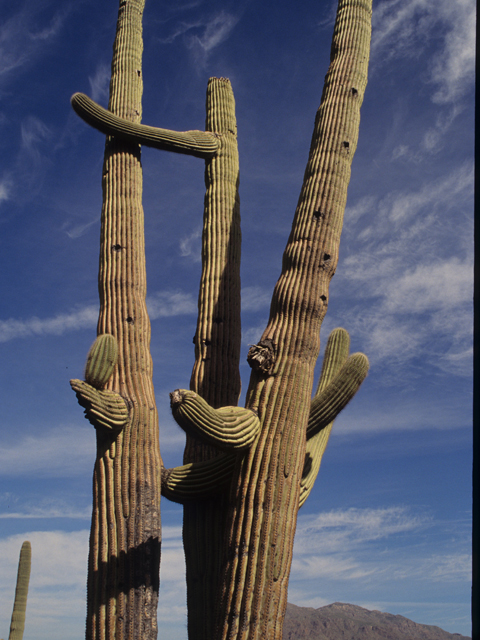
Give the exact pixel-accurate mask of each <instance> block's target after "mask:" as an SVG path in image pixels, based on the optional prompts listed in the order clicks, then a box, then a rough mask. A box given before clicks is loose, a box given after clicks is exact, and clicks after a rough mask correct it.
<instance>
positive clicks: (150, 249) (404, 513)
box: [0, 0, 475, 640]
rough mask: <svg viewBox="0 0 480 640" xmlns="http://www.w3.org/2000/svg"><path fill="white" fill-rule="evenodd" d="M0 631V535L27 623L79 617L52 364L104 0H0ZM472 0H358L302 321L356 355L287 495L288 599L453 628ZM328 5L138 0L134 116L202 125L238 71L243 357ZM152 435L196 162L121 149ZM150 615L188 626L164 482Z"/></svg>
mask: <svg viewBox="0 0 480 640" xmlns="http://www.w3.org/2000/svg"><path fill="white" fill-rule="evenodd" d="M0 6H1V10H2V21H1V25H0V128H1V137H0V148H1V158H2V159H1V161H0V264H1V269H0V282H1V285H0V287H1V291H2V306H1V310H0V353H1V356H0V358H1V359H0V362H1V367H0V376H1V380H0V388H1V389H2V394H1V395H2V420H1V421H0V475H1V481H0V523H1V525H0V576H1V579H0V633H3V634H5V633H7V632H8V627H9V622H10V615H11V607H12V602H13V592H14V583H15V572H16V563H17V558H18V553H19V551H20V546H21V542H22V541H23V540H25V539H29V540H30V541H31V542H32V550H33V565H32V577H31V586H30V597H29V605H28V612H27V628H26V633H25V640H31V639H32V640H33V638H35V639H36V640H42V639H44V638H45V639H47V638H48V639H50V640H56V638H58V639H60V638H62V640H70V639H71V640H74V639H75V640H76V639H80V638H81V637H83V632H84V612H85V579H86V558H87V544H88V543H87V541H88V527H89V518H90V504H91V476H92V468H93V461H94V455H95V443H94V433H93V430H92V428H91V427H90V425H89V424H88V423H87V422H86V421H85V420H84V418H83V412H82V410H81V408H80V407H79V406H78V405H77V403H76V399H75V396H74V394H73V393H72V391H71V389H70V387H69V384H68V381H69V379H70V378H73V377H81V375H82V370H83V366H84V362H85V358H86V354H87V351H88V348H89V346H90V344H91V342H92V341H93V339H94V337H95V325H96V317H97V313H98V294H97V284H96V278H97V269H98V250H99V228H100V209H101V166H102V159H103V145H104V138H103V136H102V135H101V134H99V133H97V132H95V131H93V130H91V129H89V128H88V127H87V126H86V125H85V124H84V123H83V122H81V121H80V120H79V119H78V118H77V116H76V115H75V114H74V113H73V111H72V110H71V108H70V105H69V99H70V96H71V95H72V94H73V93H74V92H75V91H83V92H84V93H87V94H88V95H90V96H91V97H93V98H94V99H95V100H97V101H98V102H100V103H101V104H102V105H106V102H107V97H108V80H109V65H110V57H111V51H112V43H113V38H114V30H115V22H116V15H117V8H118V5H117V2H113V1H112V2H110V0H109V1H108V2H101V3H99V2H94V1H93V0H77V1H75V2H73V0H62V1H61V0H35V1H33V0H26V1H24V2H18V3H13V4H12V3H7V2H5V0H3V1H2V2H1V3H0ZM474 12H475V3H474V1H473V0H456V2H455V3H452V2H451V0H374V20H373V38H372V55H371V65H370V77H369V85H368V87H367V92H366V96H365V101H364V104H363V107H362V120H361V125H360V139H359V146H358V149H357V153H356V156H355V159H354V162H353V169H352V180H351V183H350V189H349V196H348V203H347V211H346V216H345V225H344V231H343V235H342V242H341V247H340V262H339V265H338V269H337V272H336V275H335V277H334V279H333V280H332V284H331V288H330V301H329V310H328V313H327V316H326V319H325V322H324V325H323V327H322V334H321V335H322V343H323V344H325V341H326V336H327V335H328V332H329V331H330V330H331V329H333V328H334V327H336V326H343V327H345V328H346V329H347V330H348V331H349V332H350V334H351V340H352V350H353V351H364V352H365V353H366V354H367V355H368V356H369V359H370V362H371V371H370V374H369V376H368V378H367V380H366V381H365V383H364V385H363V386H362V388H361V390H360V392H359V394H358V396H357V397H356V398H355V399H354V401H353V402H352V403H351V405H350V406H349V407H348V408H347V409H346V410H345V411H344V412H343V413H342V414H341V416H340V417H339V418H338V420H337V421H336V424H335V426H334V430H333V434H332V437H331V440H330V443H329V445H328V448H327V452H326V454H325V456H324V461H323V463H322V468H321V470H320V474H319V477H318V480H317V484H316V486H315V489H314V491H313V492H312V495H311V496H310V498H309V499H308V501H307V503H306V505H305V506H304V507H303V509H302V510H301V512H300V514H299V520H298V528H297V537H296V543H295V553H294V559H293V568H292V575H291V582H290V590H289V601H290V602H293V603H294V604H297V605H306V606H313V607H319V606H322V605H325V604H329V603H331V602H335V601H341V602H350V603H354V604H358V605H361V606H365V607H368V608H375V609H380V610H383V611H388V612H390V613H394V614H401V615H404V616H407V617H409V618H411V619H413V620H415V621H417V622H421V623H424V624H436V625H438V626H441V627H443V628H444V629H446V630H448V631H451V632H457V633H463V634H466V635H469V634H470V604H469V600H470V521H471V480H470V478H471V347H472V344H471V299H472V263H473V257H472V256H473V214H472V210H473V67H474V24H475V13H474ZM334 13H335V4H334V3H333V2H330V1H322V2H303V3H298V2H294V0H284V1H283V2H282V3H278V2H275V3H274V2H272V1H271V0H265V1H261V2H260V1H258V2H253V1H251V0H241V1H240V2H239V1H236V2H233V1H231V0H225V1H223V2H219V1H218V0H191V1H189V0H186V1H185V2H179V1H175V2H173V1H164V2H159V3H155V2H149V1H148V0H147V5H146V10H145V16H144V41H145V51H144V82H145V85H144V102H143V105H144V113H143V122H145V123H146V124H151V125H156V126H161V127H164V128H170V129H177V130H188V129H195V128H199V129H201V128H203V126H204V119H205V113H204V109H205V107H204V101H205V91H206V85H207V80H208V78H209V77H210V76H225V77H229V78H230V80H231V82H232V85H233V89H234V92H235V98H236V105H237V123H238V132H239V151H240V171H241V174H240V197H241V213H242V228H243V254H242V287H243V292H242V299H243V316H242V322H243V346H242V378H243V386H244V388H246V386H247V382H248V375H249V368H248V365H247V364H246V360H245V358H246V353H247V350H248V344H250V343H252V342H254V341H255V340H256V339H258V337H259V335H260V333H261V331H262V329H263V328H264V326H265V323H266V320H267V314H268V306H269V300H270V296H271V292H272V290H273V286H274V284H275V282H276V279H277V278H278V275H279V273H280V266H281V255H282V251H283V249H284V246H285V243H286V239H287V236H288V233H289V229H290V224H291V220H292V218H293V213H294V210H295V205H296V201H297V198H298V194H299V191H300V185H301V182H302V178H303V171H304V168H305V164H306V160H307V154H308V149H309V144H310V136H311V133H312V128H313V121H314V117H315V112H316V109H317V107H318V104H319V101H320V96H321V91H322V86H323V78H324V75H325V73H326V71H327V68H328V61H329V50H330V40H331V34H332V28H333V20H334ZM142 157H143V168H144V208H145V217H146V250H147V274H148V292H149V293H148V301H149V309H150V314H151V320H152V356H153V360H154V384H155V391H156V397H157V404H158V409H159V415H160V445H161V451H162V455H163V458H164V461H165V463H166V465H167V466H174V465H176V464H180V462H181V458H182V448H183V434H182V433H181V431H180V429H179V428H178V427H177V426H176V425H175V424H174V422H173V419H172V418H171V416H170V411H169V401H168V393H169V392H170V391H172V390H173V389H175V388H177V387H181V388H185V387H186V386H188V381H189V378H190V371H191V367H192V364H193V355H194V354H193V345H192V336H193V334H194V331H195V319H196V318H195V309H196V297H197V287H198V282H199V277H200V232H201V219H202V209H203V192H204V183H203V162H202V161H201V160H198V159H195V158H188V157H184V156H176V155H173V154H167V153H162V152H158V151H154V150H149V149H145V150H144V151H143V156H142ZM162 520H163V534H164V544H163V555H162V570H161V581H162V587H161V594H160V607H159V626H160V632H161V633H162V632H164V635H165V637H167V636H168V638H170V639H171V640H177V639H178V640H181V639H184V638H186V628H185V623H186V619H185V607H184V599H185V595H184V586H183V582H184V577H183V571H184V570H183V564H182V563H183V556H182V553H183V552H182V547H181V509H180V508H177V507H176V506H175V505H172V504H171V503H168V502H167V501H163V503H162Z"/></svg>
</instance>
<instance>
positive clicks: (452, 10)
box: [372, 0, 475, 104]
mask: <svg viewBox="0 0 480 640" xmlns="http://www.w3.org/2000/svg"><path fill="white" fill-rule="evenodd" d="M439 38H441V42H437V40H438V39H439ZM432 42H434V43H435V44H436V47H435V53H434V54H433V57H432V58H431V60H432V62H431V66H430V68H429V70H428V74H429V77H428V81H429V82H431V83H432V84H433V86H435V87H436V90H435V92H434V94H433V95H432V100H433V101H434V102H437V103H442V104H445V103H449V102H454V101H457V100H459V99H460V98H462V97H463V95H464V94H465V93H466V92H467V91H471V90H472V88H473V82H474V79H473V78H474V62H475V2H474V0H458V2H455V3H452V2H450V1H449V0H386V1H385V2H381V3H380V4H378V5H377V6H376V7H375V9H374V12H373V32H372V62H373V65H374V66H375V65H382V66H383V65H385V63H386V62H387V61H390V60H392V59H393V58H410V57H415V58H417V59H418V58H419V57H420V55H421V53H422V52H423V51H424V50H425V49H426V48H427V47H429V46H431V44H432Z"/></svg>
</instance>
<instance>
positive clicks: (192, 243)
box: [180, 227, 202, 262]
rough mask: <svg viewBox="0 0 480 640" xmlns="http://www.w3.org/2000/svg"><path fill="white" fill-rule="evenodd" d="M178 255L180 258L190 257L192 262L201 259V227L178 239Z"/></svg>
mask: <svg viewBox="0 0 480 640" xmlns="http://www.w3.org/2000/svg"><path fill="white" fill-rule="evenodd" d="M180 255H181V256H182V258H192V260H193V262H200V261H201V259H202V229H201V227H199V228H198V229H195V231H192V233H190V234H189V235H188V236H185V237H184V238H181V239H180Z"/></svg>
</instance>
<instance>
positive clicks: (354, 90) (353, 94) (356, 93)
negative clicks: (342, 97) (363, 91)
mask: <svg viewBox="0 0 480 640" xmlns="http://www.w3.org/2000/svg"><path fill="white" fill-rule="evenodd" d="M352 96H354V97H355V96H358V91H357V90H356V89H355V87H352Z"/></svg>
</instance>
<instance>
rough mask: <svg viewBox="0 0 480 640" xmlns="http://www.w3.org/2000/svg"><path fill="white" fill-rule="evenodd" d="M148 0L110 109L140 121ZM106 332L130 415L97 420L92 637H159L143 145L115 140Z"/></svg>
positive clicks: (107, 191)
mask: <svg viewBox="0 0 480 640" xmlns="http://www.w3.org/2000/svg"><path fill="white" fill-rule="evenodd" d="M143 6H144V1H143V0H121V2H120V9H119V15H118V23H117V33H116V38H115V44H114V51H113V60H112V78H111V83H110V100H109V110H110V111H112V112H113V113H115V114H116V115H118V116H122V117H123V118H125V119H127V120H129V121H132V122H139V121H140V119H141V111H142V108H141V98H142V71H141V69H142V66H141V56H142V50H143V44H142V13H143ZM99 293H100V316H99V321H98V334H105V333H107V334H112V335H113V336H115V337H116V339H117V342H118V349H119V358H118V364H117V367H116V368H115V370H114V373H113V376H112V378H111V379H110V381H109V383H108V389H110V390H114V391H116V392H117V393H119V394H120V395H121V396H122V397H123V398H125V400H126V402H127V405H128V406H129V420H128V424H127V425H126V427H125V428H124V429H123V431H121V432H120V433H119V434H118V435H116V434H115V433H113V434H111V435H110V433H109V432H108V431H106V430H102V429H99V428H97V460H96V463H95V474H94V496H93V499H94V503H93V518H92V529H91V534H90V554H89V567H88V596H87V638H91V639H98V640H103V639H108V640H114V639H115V640H122V639H126V638H128V639H129V640H134V639H138V640H140V639H141V640H149V639H151V640H153V639H154V638H156V636H157V623H156V616H157V601H158V581H159V561H160V539H161V531H160V472H161V459H160V451H159V443H158V417H157V410H156V406H155V398H154V392H153V385H152V360H151V357H150V351H149V345H150V322H149V318H148V315H147V309H146V305H145V297H146V271H145V250H144V227H143V209H142V169H141V164H140V146H139V145H138V144H135V143H130V142H123V141H119V140H118V139H113V138H107V142H106V147H105V160H104V167H103V210H102V229H101V248H100V270H99Z"/></svg>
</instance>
